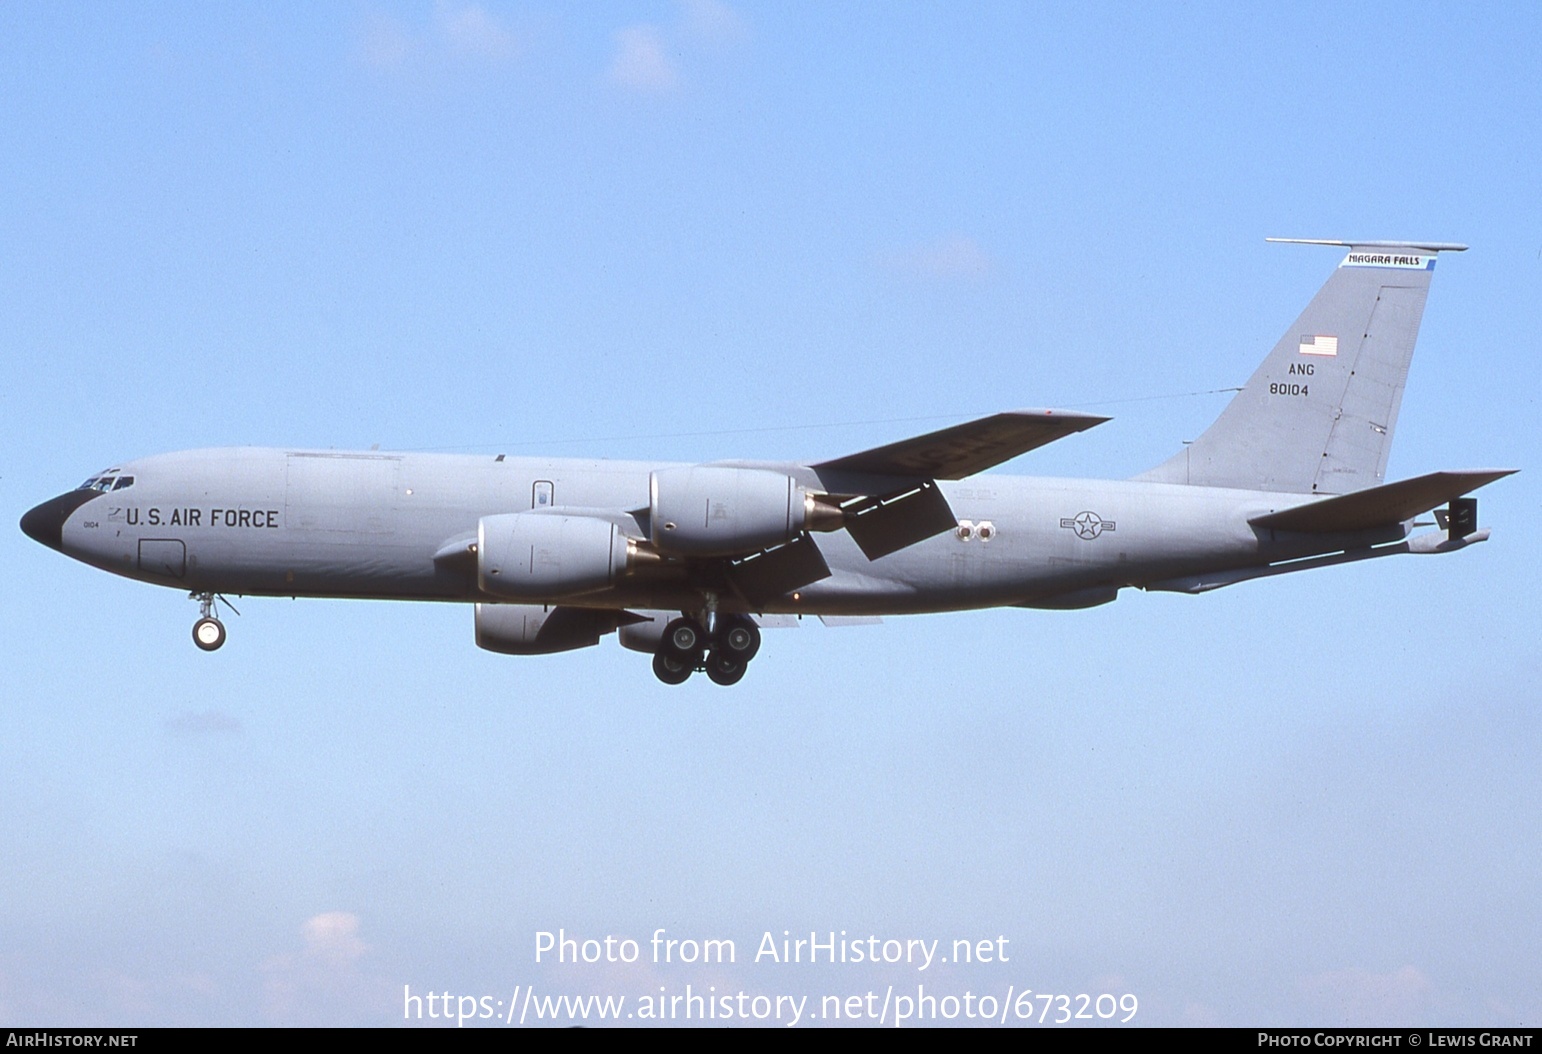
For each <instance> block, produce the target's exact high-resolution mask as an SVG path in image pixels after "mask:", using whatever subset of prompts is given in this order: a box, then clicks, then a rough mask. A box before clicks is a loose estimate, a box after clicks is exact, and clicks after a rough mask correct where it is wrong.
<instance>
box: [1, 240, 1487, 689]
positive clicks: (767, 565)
mask: <svg viewBox="0 0 1542 1054" xmlns="http://www.w3.org/2000/svg"><path fill="white" fill-rule="evenodd" d="M1273 240H1279V241H1303V240H1300V239H1273ZM1304 244H1314V245H1334V246H1340V247H1343V248H1347V249H1348V253H1347V255H1345V257H1344V259H1343V261H1342V262H1341V263H1340V264H1339V266H1338V268H1337V269H1336V270H1335V271H1334V273H1333V274H1332V276H1330V277H1329V279H1328V281H1327V283H1326V284H1325V285H1324V286H1323V287H1322V289H1321V290H1320V291H1319V292H1318V293H1317V295H1316V297H1314V298H1313V299H1312V302H1311V303H1310V304H1308V305H1307V307H1306V310H1304V311H1303V312H1302V313H1301V316H1300V317H1299V318H1298V319H1297V320H1296V321H1295V323H1294V324H1293V325H1292V326H1291V327H1290V329H1288V330H1287V331H1286V333H1285V335H1284V336H1283V337H1282V338H1281V339H1280V342H1279V343H1278V344H1276V345H1275V347H1274V350H1273V351H1271V352H1270V353H1269V355H1268V356H1267V357H1266V358H1265V359H1264V361H1263V363H1262V365H1260V366H1259V367H1258V370H1257V371H1256V372H1255V373H1254V374H1253V376H1252V378H1251V379H1250V380H1249V381H1248V382H1247V385H1246V386H1245V387H1244V388H1242V389H1241V390H1240V391H1239V392H1238V394H1237V395H1236V396H1235V397H1234V398H1233V399H1232V401H1231V402H1230V404H1229V405H1228V406H1227V407H1226V409H1225V411H1224V412H1223V413H1222V414H1221V416H1220V417H1219V418H1218V419H1217V420H1216V421H1215V423H1214V424H1212V425H1211V426H1210V428H1209V429H1208V430H1207V431H1206V432H1205V433H1204V434H1203V435H1201V436H1200V437H1199V439H1197V440H1195V441H1194V442H1192V443H1190V444H1188V445H1186V446H1184V447H1183V448H1182V449H1181V450H1180V451H1179V452H1178V453H1177V454H1176V455H1174V456H1173V457H1172V458H1170V459H1169V460H1167V461H1165V462H1163V463H1162V464H1160V465H1158V466H1157V467H1155V468H1153V469H1151V470H1150V471H1148V472H1144V473H1142V474H1141V475H1139V476H1136V477H1135V478H1133V479H1129V480H1112V481H1111V480H1078V479H1042V478H1024V477H1013V476H999V475H986V476H979V475H978V474H979V473H981V472H984V471H985V470H986V469H989V468H992V467H994V466H996V465H999V464H1001V463H1002V462H1004V461H1007V460H1009V459H1011V458H1014V457H1016V456H1017V455H1019V454H1022V453H1025V452H1027V451H1029V450H1033V449H1034V448H1036V447H1040V446H1043V445H1044V444H1046V443H1049V442H1052V441H1054V440H1056V439H1060V438H1062V437H1064V436H1068V435H1070V434H1072V433H1074V432H1081V431H1083V430H1085V429H1088V428H1091V427H1093V426H1094V425H1098V424H1102V423H1103V422H1104V421H1106V420H1108V419H1107V418H1105V417H1098V416H1095V415H1092V414H1085V413H1074V412H1067V411H1061V410H1019V411H1013V412H1009V413H999V414H996V415H994V416H991V417H985V418H981V419H980V420H976V421H970V422H967V423H965V424H960V425H955V426H953V427H951V428H944V429H942V430H941V431H937V432H932V433H930V434H927V435H923V436H918V437H916V438H913V439H904V440H901V441H899V442H897V443H891V444H889V445H888V446H881V447H877V448H875V449H872V450H864V451H862V452H861V453H857V454H848V455H847V456H845V457H838V458H834V459H831V460H827V461H811V462H760V461H715V462H709V463H706V464H698V465H688V464H657V463H652V462H643V461H592V460H575V459H555V458H509V457H505V456H504V455H502V454H499V455H497V456H496V457H492V456H483V457H475V456H459V455H455V456H450V455H439V454H411V453H382V452H378V451H367V452H348V453H341V452H336V451H321V450H264V449H251V448H237V449H224V450H195V451H188V452H184V453H177V454H162V455H158V456H155V457H147V458H142V459H139V460H136V461H127V462H123V463H121V464H120V465H119V467H117V468H112V469H108V470H106V471H104V472H100V473H98V474H96V475H94V476H92V477H91V478H90V479H88V480H86V482H85V483H83V484H81V486H80V487H79V488H78V489H76V490H73V491H69V492H67V493H65V494H62V495H60V496H59V497H57V498H54V499H52V500H51V501H46V502H44V503H43V504H41V505H39V506H37V507H36V508H34V509H32V510H31V511H30V512H28V513H27V514H26V515H25V516H24V517H22V521H21V528H22V530H23V531H25V532H26V533H27V534H28V535H29V536H31V537H32V538H34V539H36V540H37V541H39V542H42V543H43V544H44V545H47V546H50V547H52V548H54V549H58V550H59V551H60V552H63V553H65V554H67V555H69V556H72V557H74V558H76V559H77V560H81V561H83V562H85V563H88V564H91V565H92V566H95V567H100V568H102V569H104V570H107V571H112V572H113V573H115V574H120V575H125V576H127V577H130V578H137V579H141V580H143V581H146V582H153V583H155V584H157V585H164V586H171V587H174V588H178V589H187V590H190V594H189V595H190V597H191V598H192V599H196V600H198V601H199V603H200V609H201V610H200V613H201V617H200V618H199V619H198V621H197V622H196V623H195V624H194V626H193V640H194V642H195V643H196V644H197V645H198V647H200V648H202V649H204V650H206V651H213V650H214V649H216V648H218V647H220V646H221V645H222V644H223V643H224V642H225V627H224V625H223V624H222V623H221V622H220V620H219V618H218V617H217V604H218V602H220V601H221V600H223V596H224V595H225V594H252V595H257V596H290V597H302V596H304V597H370V598H378V599H392V600H450V601H464V602H471V603H474V604H475V612H476V617H475V625H476V642H477V644H478V645H479V646H481V647H483V648H487V649H489V650H491V651H496V652H504V653H507V654H512V655H533V654H542V653H548V652H558V651H567V650H570V649H573V648H582V647H586V646H589V645H593V644H597V643H598V642H599V639H600V637H601V636H603V635H605V634H607V633H610V632H612V631H618V633H619V637H620V640H621V643H622V644H623V645H624V646H626V647H628V648H631V649H634V650H637V651H642V652H647V653H651V654H652V655H653V669H654V672H655V673H656V674H657V675H658V677H659V679H661V680H663V681H665V682H667V683H670V684H679V683H681V682H683V681H685V680H686V679H687V678H689V677H690V676H691V674H692V673H693V672H695V671H697V670H705V671H706V673H707V675H708V676H709V677H710V678H711V679H712V680H713V681H715V682H717V683H718V684H733V683H735V682H737V681H738V680H739V679H740V678H741V677H742V676H743V675H744V672H745V669H746V667H747V665H748V663H749V662H750V660H751V659H753V658H754V657H755V654H756V652H757V651H758V650H759V647H760V627H761V626H763V625H768V624H772V625H774V624H776V623H777V622H779V621H785V620H787V619H788V618H790V617H795V616H801V615H818V616H822V617H825V618H827V619H838V618H843V617H852V616H858V617H864V616H865V617H871V616H875V615H889V614H908V613H914V612H937V611H959V610H965V609H970V608H982V607H996V606H1015V607H1027V608H1056V609H1069V608H1085V607H1092V606H1094V605H1097V604H1104V603H1107V602H1108V601H1111V600H1113V599H1114V598H1115V597H1117V596H1118V594H1119V590H1121V589H1123V588H1125V587H1129V586H1133V587H1136V588H1140V589H1147V590H1172V591H1177V592H1183V593H1203V592H1205V591H1207V590H1211V589H1218V588H1220V587H1221V586H1228V585H1232V584H1234V583H1237V582H1243V581H1247V580H1249V579H1254V578H1262V577H1265V576H1268V575H1278V574H1286V573H1288V572H1292V571H1302V570H1306V569H1308V568H1315V567H1325V566H1328V565H1330V564H1342V563H1349V562H1351V561H1356V560H1369V559H1375V558H1378V557H1383V556H1392V555H1395V554H1399V553H1447V552H1453V551H1455V550H1457V549H1461V548H1464V547H1466V546H1468V545H1472V544H1473V543H1475V542H1481V541H1485V540H1486V539H1487V538H1488V536H1489V532H1488V531H1487V530H1485V529H1480V528H1479V527H1478V525H1477V501H1476V499H1474V498H1470V497H1467V495H1468V494H1470V493H1471V492H1472V491H1474V490H1476V489H1477V488H1479V487H1481V486H1484V485H1485V484H1487V483H1491V482H1493V481H1494V480H1496V479H1499V478H1500V477H1502V476H1506V475H1509V474H1510V472H1511V471H1514V470H1506V469H1493V470H1471V471H1445V472H1433V473H1430V474H1428V475H1423V476H1417V477H1414V478H1412V479H1405V480H1400V481H1398V482H1395V483H1387V482H1385V481H1384V475H1385V471H1386V465H1387V456H1388V453H1389V452H1390V449H1391V444H1392V432H1393V426H1394V425H1395V424H1396V421H1397V414H1398V407H1399V405H1400V403H1401V401H1402V395H1403V385H1404V380H1405V378H1406V377H1407V373H1408V364H1409V360H1410V358H1411V357H1412V355H1413V348H1414V341H1415V338H1416V337H1417V335H1418V330H1419V322H1420V319H1421V317H1422V315H1423V312H1424V302H1425V297H1426V294H1427V293H1428V290H1429V284H1430V279H1431V277H1432V275H1433V273H1434V268H1435V260H1436V256H1437V255H1438V254H1439V253H1442V252H1457V251H1461V250H1463V249H1465V248H1466V246H1463V245H1451V244H1444V243H1433V242H1430V243H1425V242H1341V241H1304ZM1431 510H1438V512H1437V513H1436V516H1437V521H1438V528H1439V529H1437V530H1433V531H1424V532H1419V533H1414V529H1415V528H1416V527H1420V526H1437V523H1423V522H1420V521H1418V517H1419V516H1420V515H1422V514H1424V513H1427V512H1430V511H1431Z"/></svg>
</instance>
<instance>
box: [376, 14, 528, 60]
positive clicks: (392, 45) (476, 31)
mask: <svg viewBox="0 0 1542 1054" xmlns="http://www.w3.org/2000/svg"><path fill="white" fill-rule="evenodd" d="M518 53H519V39H518V38H517V37H516V36H515V35H514V34H513V33H511V32H510V31H509V30H508V29H507V28H506V27H505V26H504V25H503V24H502V23H501V22H499V21H498V19H497V18H495V17H493V16H492V15H491V14H489V13H488V11H487V9H486V8H484V7H481V6H480V5H477V4H452V3H447V2H441V3H440V4H439V5H438V6H437V7H435V8H434V17H433V24H432V25H430V26H412V25H409V24H408V23H406V22H404V21H402V20H401V19H399V18H395V17H392V16H391V15H384V14H379V13H372V14H370V15H368V16H367V17H366V18H365V20H364V22H363V23H362V25H361V26H360V29H359V35H358V54H359V58H360V59H361V60H362V61H363V62H364V64H365V65H366V66H369V67H371V68H373V69H377V70H382V71H385V72H391V73H394V72H398V71H400V70H402V69H404V68H406V67H407V66H408V65H410V64H415V63H417V62H419V61H429V62H434V61H438V62H443V61H445V60H446V59H449V58H458V59H462V60H466V59H473V60H479V61H483V62H502V61H505V60H508V59H512V58H514V57H515V56H516V55H517V54H518Z"/></svg>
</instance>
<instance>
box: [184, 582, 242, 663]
mask: <svg viewBox="0 0 1542 1054" xmlns="http://www.w3.org/2000/svg"><path fill="white" fill-rule="evenodd" d="M187 597H188V599H189V600H196V601H198V621H197V622H195V623H193V643H194V644H196V645H198V647H199V648H201V649H202V650H204V651H218V650H219V649H220V646H221V645H223V644H224V643H225V637H226V633H225V624H224V623H223V622H221V621H220V620H219V617H218V615H217V611H218V608H217V605H218V604H224V605H225V606H226V607H228V608H229V609H230V610H231V611H236V606H235V605H234V604H232V603H231V602H230V601H228V600H226V599H225V598H224V597H222V596H219V595H218V594H216V593H189V594H188V595H187ZM236 614H237V615H239V614H241V612H239V611H236Z"/></svg>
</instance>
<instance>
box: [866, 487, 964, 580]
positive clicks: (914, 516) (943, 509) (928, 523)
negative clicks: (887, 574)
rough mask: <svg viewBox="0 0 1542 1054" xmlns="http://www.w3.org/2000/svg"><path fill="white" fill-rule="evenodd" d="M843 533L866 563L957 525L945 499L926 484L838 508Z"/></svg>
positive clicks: (940, 493)
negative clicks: (843, 522)
mask: <svg viewBox="0 0 1542 1054" xmlns="http://www.w3.org/2000/svg"><path fill="white" fill-rule="evenodd" d="M841 508H842V509H843V510H844V511H845V513H846V533H847V534H849V535H851V540H852V541H854V542H856V543H857V547H858V548H859V549H861V550H862V553H863V555H865V556H866V557H867V558H868V559H869V560H877V559H880V558H881V557H885V556H888V555H889V554H890V553H897V552H899V551H900V550H901V549H904V548H906V547H907V546H911V545H915V544H916V543H917V542H924V541H925V540H926V539H928V538H930V537H932V536H933V535H935V534H941V533H942V532H943V531H947V530H952V529H953V528H954V527H956V526H957V525H958V520H957V518H955V517H954V515H953V509H952V508H951V507H950V506H949V505H948V499H947V498H946V497H944V496H943V493H942V491H941V490H939V489H938V487H937V484H935V483H933V482H932V481H931V480H927V481H926V482H924V483H922V484H921V485H920V486H918V487H914V488H912V489H911V490H907V491H902V492H901V493H899V494H886V495H882V496H880V497H875V498H862V499H859V500H857V501H854V502H848V503H847V504H845V505H843V506H841Z"/></svg>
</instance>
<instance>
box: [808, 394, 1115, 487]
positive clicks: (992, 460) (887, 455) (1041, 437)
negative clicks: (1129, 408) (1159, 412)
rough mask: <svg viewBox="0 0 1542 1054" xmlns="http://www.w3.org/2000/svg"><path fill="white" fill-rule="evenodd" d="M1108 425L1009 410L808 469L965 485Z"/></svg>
mask: <svg viewBox="0 0 1542 1054" xmlns="http://www.w3.org/2000/svg"><path fill="white" fill-rule="evenodd" d="M1107 420H1110V419H1109V418H1107V417H1099V416H1098V415H1097V414H1082V413H1075V412H1073V411H1070V410H1011V411H1008V412H1006V413H999V414H992V415H991V416H990V417H981V418H978V419H977V420H974V421H966V422H965V423H964V424H961V425H953V426H952V427H951V428H943V429H940V430H939V431H936V432H928V433H926V434H925V435H920V436H915V437H913V438H910V439H901V440H900V441H899V442H897V443H889V444H888V445H886V446H880V447H874V448H873V449H871V450H864V451H862V452H861V453H858V454H847V455H846V456H845V457H838V458H835V459H834V460H832V461H821V462H818V463H817V464H814V465H811V466H809V467H810V468H813V469H816V470H817V469H836V470H840V471H845V472H865V473H871V474H873V475H878V476H904V477H909V478H912V479H963V478H964V477H965V476H972V475H974V474H975V473H976V472H984V471H985V470H986V469H988V468H994V467H995V466H997V465H999V464H1001V463H1002V462H1004V461H1010V460H1012V459H1013V458H1015V457H1017V455H1019V454H1025V453H1027V452H1028V451H1030V450H1034V449H1037V448H1038V447H1041V446H1044V445H1046V444H1048V443H1053V442H1054V441H1055V440H1057V439H1063V438H1065V437H1066V436H1068V435H1072V434H1073V433H1076V432H1084V431H1086V430H1087V429H1089V428H1091V427H1093V426H1094V425H1100V424H1102V423H1103V422H1104V421H1107Z"/></svg>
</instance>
